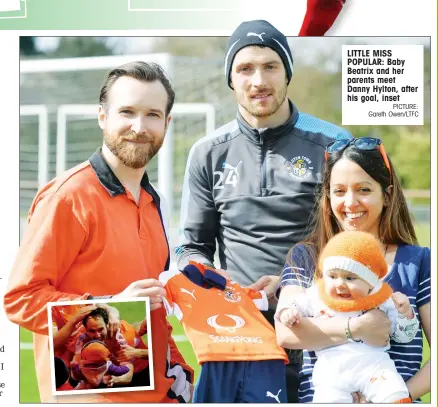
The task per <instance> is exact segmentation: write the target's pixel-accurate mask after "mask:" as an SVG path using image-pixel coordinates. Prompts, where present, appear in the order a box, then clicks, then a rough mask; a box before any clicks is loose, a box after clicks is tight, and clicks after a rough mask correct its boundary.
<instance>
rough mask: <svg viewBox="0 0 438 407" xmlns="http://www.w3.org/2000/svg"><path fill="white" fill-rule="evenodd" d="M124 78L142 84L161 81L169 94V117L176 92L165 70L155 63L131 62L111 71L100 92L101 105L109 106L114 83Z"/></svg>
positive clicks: (167, 108)
mask: <svg viewBox="0 0 438 407" xmlns="http://www.w3.org/2000/svg"><path fill="white" fill-rule="evenodd" d="M122 76H128V77H130V78H133V79H137V80H138V81H142V82H155V81H160V82H161V84H162V85H163V86H164V89H166V92H167V106H166V116H168V115H169V113H170V111H171V110H172V107H173V104H174V102H175V91H174V90H173V89H172V85H171V84H170V80H169V78H168V77H167V75H166V73H165V72H164V70H163V68H161V66H160V65H158V64H157V63H155V62H144V61H135V62H129V63H127V64H124V65H122V66H119V67H118V68H115V69H113V70H112V71H110V72H109V73H108V75H107V77H106V78H105V81H104V83H103V85H102V88H101V90H100V96H99V103H100V104H101V105H102V106H105V105H107V104H108V94H109V91H110V90H111V87H112V86H113V85H114V82H115V81H116V80H117V79H119V78H121V77H122Z"/></svg>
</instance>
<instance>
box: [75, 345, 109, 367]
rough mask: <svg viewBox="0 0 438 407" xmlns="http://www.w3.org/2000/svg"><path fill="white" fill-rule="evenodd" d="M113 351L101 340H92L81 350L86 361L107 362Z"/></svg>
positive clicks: (82, 357) (83, 359)
mask: <svg viewBox="0 0 438 407" xmlns="http://www.w3.org/2000/svg"><path fill="white" fill-rule="evenodd" d="M110 356H111V352H110V351H109V349H108V347H107V346H106V345H105V344H104V343H103V342H101V341H97V340H94V341H91V342H88V343H86V344H85V345H84V347H83V348H82V351H81V359H82V361H83V362H85V363H96V364H98V363H102V364H103V363H106V362H107V361H108V360H110Z"/></svg>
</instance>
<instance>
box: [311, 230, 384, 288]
mask: <svg viewBox="0 0 438 407" xmlns="http://www.w3.org/2000/svg"><path fill="white" fill-rule="evenodd" d="M319 267H320V270H321V271H322V275H323V276H326V275H327V273H328V272H329V271H330V270H334V269H341V270H345V271H349V272H351V273H354V274H356V275H357V276H358V277H360V278H361V279H362V280H365V281H366V282H367V283H368V284H369V285H371V286H372V287H376V285H378V284H379V280H380V279H381V278H383V277H385V275H386V273H387V271H388V265H387V264H386V261H385V256H384V253H383V250H382V247H381V244H380V242H379V241H378V240H377V239H376V238H375V237H374V236H373V235H371V234H369V233H365V232H356V231H354V232H348V231H346V232H341V233H338V234H337V235H335V236H334V237H333V238H332V239H330V240H329V242H328V243H327V245H326V246H325V248H324V250H323V251H322V253H321V256H320V259H319Z"/></svg>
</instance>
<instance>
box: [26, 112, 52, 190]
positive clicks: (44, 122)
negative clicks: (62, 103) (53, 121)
mask: <svg viewBox="0 0 438 407" xmlns="http://www.w3.org/2000/svg"><path fill="white" fill-rule="evenodd" d="M20 116H37V117H38V188H41V187H42V186H43V185H44V184H46V183H47V182H48V181H49V113H48V109H47V106H44V105H22V106H20Z"/></svg>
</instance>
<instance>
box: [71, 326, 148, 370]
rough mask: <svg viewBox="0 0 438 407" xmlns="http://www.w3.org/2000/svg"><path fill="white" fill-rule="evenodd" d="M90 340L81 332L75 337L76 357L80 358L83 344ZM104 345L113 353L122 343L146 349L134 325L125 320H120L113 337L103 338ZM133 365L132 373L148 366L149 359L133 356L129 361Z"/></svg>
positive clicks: (118, 349)
mask: <svg viewBox="0 0 438 407" xmlns="http://www.w3.org/2000/svg"><path fill="white" fill-rule="evenodd" d="M90 341H91V338H90V337H89V336H88V335H87V334H86V333H83V334H82V335H80V336H79V337H78V338H77V341H76V350H75V353H76V358H77V359H78V360H79V359H80V354H81V351H82V348H83V347H84V345H85V344H86V343H88V342H90ZM105 345H106V346H107V347H108V349H109V350H110V351H111V353H112V354H113V355H115V354H116V353H117V352H118V351H120V349H121V348H122V347H123V346H124V345H128V346H130V347H131V348H136V349H147V346H146V345H145V343H144V342H143V340H142V339H141V338H140V337H139V336H138V334H137V331H136V330H135V329H134V327H133V326H132V325H130V324H128V323H127V322H126V321H123V320H122V321H120V329H119V330H118V332H117V334H116V336H115V338H110V339H106V340H105ZM131 363H132V364H133V365H134V373H138V372H140V371H142V370H144V369H146V368H147V367H148V366H149V359H143V358H135V359H133V360H132V361H131Z"/></svg>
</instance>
